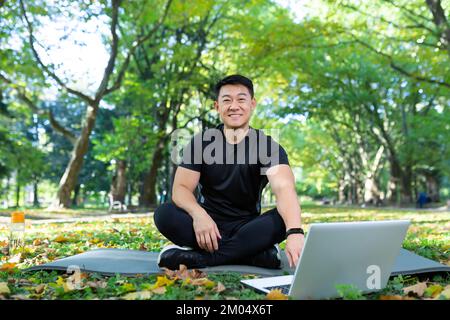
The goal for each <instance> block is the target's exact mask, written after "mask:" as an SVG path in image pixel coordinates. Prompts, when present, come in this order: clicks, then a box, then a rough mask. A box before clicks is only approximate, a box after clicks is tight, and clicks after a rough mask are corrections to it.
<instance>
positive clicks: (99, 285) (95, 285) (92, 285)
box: [86, 280, 108, 289]
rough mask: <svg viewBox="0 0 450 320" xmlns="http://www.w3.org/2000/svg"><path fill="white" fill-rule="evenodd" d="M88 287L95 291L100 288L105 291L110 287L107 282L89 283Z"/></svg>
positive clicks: (87, 283)
mask: <svg viewBox="0 0 450 320" xmlns="http://www.w3.org/2000/svg"><path fill="white" fill-rule="evenodd" d="M86 285H87V286H88V287H90V288H93V289H98V288H101V289H105V288H106V287H107V286H108V284H107V283H106V281H101V280H99V281H88V282H86Z"/></svg>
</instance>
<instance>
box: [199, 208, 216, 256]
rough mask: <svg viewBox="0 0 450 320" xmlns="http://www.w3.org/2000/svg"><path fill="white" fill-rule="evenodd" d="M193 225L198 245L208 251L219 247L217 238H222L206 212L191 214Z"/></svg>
mask: <svg viewBox="0 0 450 320" xmlns="http://www.w3.org/2000/svg"><path fill="white" fill-rule="evenodd" d="M193 227H194V232H195V237H196V238H197V243H198V246H199V247H200V248H202V249H204V250H206V251H208V252H211V253H212V252H214V250H218V249H219V243H218V240H217V239H218V238H219V239H222V236H221V235H220V232H219V229H218V228H217V224H216V223H215V222H214V220H213V219H212V218H211V217H210V216H209V214H208V213H206V212H205V213H201V214H197V215H195V216H193Z"/></svg>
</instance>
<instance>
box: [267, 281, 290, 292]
mask: <svg viewBox="0 0 450 320" xmlns="http://www.w3.org/2000/svg"><path fill="white" fill-rule="evenodd" d="M290 288H291V285H290V284H285V285H283V286H273V287H265V289H267V290H269V291H270V290H274V289H279V290H281V293H283V294H286V295H287V294H289V289H290Z"/></svg>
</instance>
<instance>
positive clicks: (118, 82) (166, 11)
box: [104, 0, 172, 95]
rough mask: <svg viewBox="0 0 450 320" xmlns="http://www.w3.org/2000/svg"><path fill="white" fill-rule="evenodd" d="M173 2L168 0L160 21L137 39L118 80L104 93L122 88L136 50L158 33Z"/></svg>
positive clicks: (119, 73)
mask: <svg viewBox="0 0 450 320" xmlns="http://www.w3.org/2000/svg"><path fill="white" fill-rule="evenodd" d="M171 3H172V0H168V1H167V3H166V6H165V8H164V13H163V15H162V17H161V18H160V19H159V21H158V22H157V23H156V24H155V26H154V27H153V28H152V29H151V30H150V31H149V32H148V33H147V34H146V35H145V36H143V37H141V38H139V39H137V40H135V41H134V42H133V44H132V46H131V48H130V50H129V51H128V54H127V56H126V58H125V61H124V63H123V64H122V67H121V68H120V70H119V72H118V76H117V78H116V81H115V82H114V84H113V85H112V87H110V88H107V89H105V92H104V95H106V94H108V93H111V92H113V91H115V90H117V89H119V88H120V86H121V84H122V80H123V77H124V76H125V72H126V70H127V68H128V65H129V63H130V59H131V57H132V56H133V53H134V51H135V50H136V49H137V48H138V47H139V46H141V45H142V44H143V43H144V42H145V41H147V40H148V39H150V38H151V37H152V36H153V34H155V33H156V31H158V29H159V27H160V26H161V25H162V24H163V23H164V20H165V19H166V17H167V15H168V12H169V8H170V5H171Z"/></svg>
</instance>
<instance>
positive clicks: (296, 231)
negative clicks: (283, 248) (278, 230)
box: [286, 228, 305, 239]
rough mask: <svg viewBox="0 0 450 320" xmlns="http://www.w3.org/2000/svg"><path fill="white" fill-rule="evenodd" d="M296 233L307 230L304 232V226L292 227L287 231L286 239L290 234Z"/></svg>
mask: <svg viewBox="0 0 450 320" xmlns="http://www.w3.org/2000/svg"><path fill="white" fill-rule="evenodd" d="M294 233H297V234H298V233H299V234H303V235H304V234H305V232H303V229H302V228H291V229H289V230H287V231H286V239H287V237H288V236H289V235H290V234H294Z"/></svg>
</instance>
